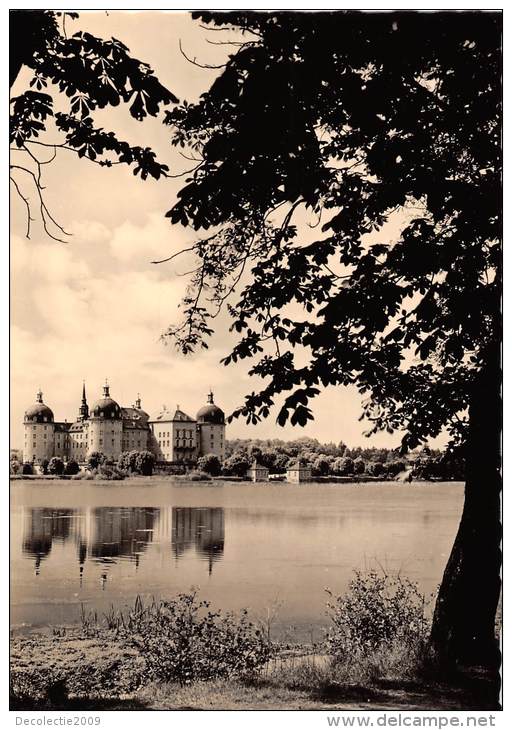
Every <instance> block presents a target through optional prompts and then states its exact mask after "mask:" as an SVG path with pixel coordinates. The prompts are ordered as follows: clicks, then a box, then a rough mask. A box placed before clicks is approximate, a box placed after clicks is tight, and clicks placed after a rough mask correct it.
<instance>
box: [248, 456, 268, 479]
mask: <svg viewBox="0 0 512 730" xmlns="http://www.w3.org/2000/svg"><path fill="white" fill-rule="evenodd" d="M247 476H248V477H249V479H250V480H251V482H268V469H267V467H266V466H263V464H258V462H257V460H256V459H254V461H253V462H252V465H251V466H250V467H249V469H248V470H247Z"/></svg>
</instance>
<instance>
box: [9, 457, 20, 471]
mask: <svg viewBox="0 0 512 730" xmlns="http://www.w3.org/2000/svg"><path fill="white" fill-rule="evenodd" d="M20 468H21V464H20V462H19V461H18V460H17V459H11V461H10V462H9V474H17V473H18V472H19V470H20Z"/></svg>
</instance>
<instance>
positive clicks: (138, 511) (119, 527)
mask: <svg viewBox="0 0 512 730" xmlns="http://www.w3.org/2000/svg"><path fill="white" fill-rule="evenodd" d="M56 541H58V542H59V543H61V544H65V543H74V544H75V546H76V559H77V562H78V565H79V576H80V583H81V582H82V577H83V573H84V566H85V564H86V563H87V561H91V562H93V563H96V564H99V565H102V566H104V570H103V572H102V574H101V583H102V587H103V588H104V587H105V583H106V581H107V572H108V566H109V565H113V564H116V563H117V562H119V561H122V560H128V561H132V562H133V563H134V564H135V567H136V568H137V567H138V566H139V563H140V561H141V559H142V558H143V556H144V554H145V553H146V551H147V549H148V547H149V546H150V545H151V544H156V545H163V546H164V548H165V545H166V544H167V545H170V549H169V548H167V549H164V552H165V553H166V554H167V555H169V557H170V556H171V555H173V556H174V558H175V560H178V559H179V558H181V557H182V556H183V555H184V554H185V553H186V552H187V551H189V550H191V549H192V548H195V551H196V553H197V555H198V556H199V557H200V559H202V560H204V561H206V562H207V563H208V572H209V573H210V574H211V572H212V569H213V565H214V563H215V562H217V561H218V560H220V559H221V557H222V555H223V552H224V509H223V508H222V507H213V508H210V507H165V508H158V507H94V508H87V509H83V510H80V509H72V510H59V509H49V508H37V509H28V510H24V511H23V541H22V554H23V555H24V557H27V558H31V559H33V560H34V566H35V570H34V572H35V575H36V576H37V575H39V574H40V572H41V564H42V562H43V561H44V560H45V558H46V557H47V556H48V555H49V554H50V552H51V550H52V546H53V544H54V542H56Z"/></svg>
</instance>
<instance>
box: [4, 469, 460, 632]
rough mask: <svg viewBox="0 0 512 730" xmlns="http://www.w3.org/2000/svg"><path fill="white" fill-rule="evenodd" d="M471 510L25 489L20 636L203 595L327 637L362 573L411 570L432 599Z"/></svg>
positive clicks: (324, 497)
mask: <svg viewBox="0 0 512 730" xmlns="http://www.w3.org/2000/svg"><path fill="white" fill-rule="evenodd" d="M462 503H463V485H462V484H460V483H455V482H449V483H443V482H441V483H422V482H420V483H413V484H399V483H390V482H382V483H379V482H372V483H367V484H364V483H363V484H307V485H304V484H302V485H300V486H299V485H291V484H285V483H271V484H270V483H264V484H249V483H229V482H224V483H223V482H215V483H204V482H203V483H197V482H196V483H186V482H180V483H176V482H173V481H172V480H171V479H168V478H160V477H153V478H140V479H131V480H129V481H124V482H122V481H121V482H96V481H45V480H30V481H29V480H27V481H21V480H20V481H13V482H11V533H10V538H11V625H12V626H13V628H16V629H22V628H26V627H42V626H47V625H54V624H66V625H69V624H76V623H79V621H80V606H81V604H84V606H85V607H86V608H90V609H97V610H98V611H99V612H102V611H107V610H108V609H109V607H110V606H111V605H112V604H113V605H114V606H116V607H123V606H127V605H129V604H132V603H133V601H134V599H135V597H136V596H137V594H140V595H142V596H143V597H146V598H147V599H149V598H151V597H152V596H155V597H156V598H165V597H171V596H173V595H175V594H176V593H178V592H180V591H187V590H189V589H190V588H191V587H192V586H196V587H199V589H200V595H201V597H202V598H206V599H208V600H210V601H211V602H212V604H213V606H214V607H216V608H222V609H229V610H238V609H241V608H247V609H249V612H250V616H251V617H252V618H253V619H257V620H264V621H266V620H267V617H268V616H270V617H271V620H272V633H273V636H274V638H279V639H282V640H286V639H288V640H290V641H304V640H316V639H319V638H320V636H321V634H322V628H323V627H324V626H325V625H326V624H327V617H326V615H325V603H326V599H327V596H326V593H325V589H326V588H330V589H331V590H332V591H333V592H335V593H342V592H344V591H345V589H346V587H347V585H348V583H349V581H350V580H351V578H352V577H353V575H354V573H353V571H354V570H365V569H369V568H378V569H379V570H380V569H381V568H380V566H382V568H384V569H385V570H386V571H388V572H393V571H398V570H400V571H401V573H402V575H405V576H407V577H409V578H411V579H412V580H414V581H417V582H418V584H419V586H420V588H421V590H422V591H424V592H425V593H426V594H430V593H431V592H432V591H433V590H435V588H436V587H437V585H438V584H439V582H440V580H441V577H442V574H443V570H444V567H445V564H446V561H447V559H448V556H449V553H450V550H451V547H452V544H453V540H454V538H455V533H456V531H457V527H458V523H459V518H460V514H461V511H462Z"/></svg>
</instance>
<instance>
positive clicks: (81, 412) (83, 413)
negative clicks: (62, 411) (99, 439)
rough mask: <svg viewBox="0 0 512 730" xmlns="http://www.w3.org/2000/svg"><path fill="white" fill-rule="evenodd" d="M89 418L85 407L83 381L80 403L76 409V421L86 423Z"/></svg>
mask: <svg viewBox="0 0 512 730" xmlns="http://www.w3.org/2000/svg"><path fill="white" fill-rule="evenodd" d="M88 418H89V406H88V405H87V398H86V395H85V380H84V384H83V387H82V403H81V405H80V408H79V409H78V420H79V421H86V420H87V419H88Z"/></svg>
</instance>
